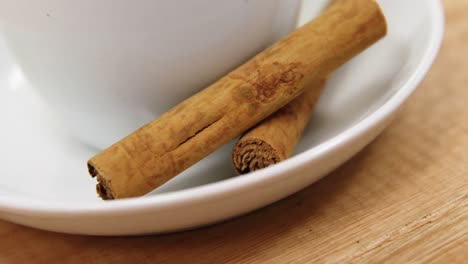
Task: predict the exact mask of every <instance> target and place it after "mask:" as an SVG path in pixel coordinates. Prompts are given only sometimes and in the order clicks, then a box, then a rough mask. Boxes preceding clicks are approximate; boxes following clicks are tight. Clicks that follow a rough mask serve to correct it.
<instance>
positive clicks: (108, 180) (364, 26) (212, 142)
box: [88, 0, 386, 199]
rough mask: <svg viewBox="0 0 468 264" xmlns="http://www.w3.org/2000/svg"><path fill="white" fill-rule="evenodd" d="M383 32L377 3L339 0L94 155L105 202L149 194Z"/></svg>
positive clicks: (93, 167) (93, 165)
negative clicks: (255, 54)
mask: <svg viewBox="0 0 468 264" xmlns="http://www.w3.org/2000/svg"><path fill="white" fill-rule="evenodd" d="M385 34H386V22H385V18H384V16H383V14H382V12H381V10H380V8H379V6H378V4H377V3H376V2H375V1H374V0H347V1H340V2H339V3H337V4H334V5H333V6H332V7H331V8H329V9H328V10H327V11H326V12H325V13H324V14H323V15H321V16H320V17H318V18H316V19H315V20H313V21H311V22H309V23H308V24H306V25H305V26H303V27H302V28H300V29H298V30H296V31H295V32H293V33H291V34H290V35H288V36H287V37H286V38H284V39H283V40H281V41H279V42H278V43H276V44H274V45H273V46H272V47H270V48H268V49H267V50H265V51H263V52H262V53H260V54H259V55H257V56H256V57H254V58H253V59H252V60H250V61H248V62H247V63H245V64H244V65H242V66H240V67H239V68H237V69H236V70H234V71H233V72H231V73H229V74H228V75H227V76H225V77H224V78H222V79H220V80H219V81H217V82H215V83H214V84H212V85H211V86H209V87H207V88H206V89H204V90H202V91H201V92H199V93H197V94H195V95H194V96H192V97H190V98H189V99H187V100H185V101H184V102H182V103H181V104H179V105H177V106H175V107H174V108H173V109H171V110H170V111H168V112H167V113H165V114H163V115H162V116H161V117H159V118H158V119H156V120H155V121H152V122H150V123H149V124H147V125H145V126H143V127H142V128H140V129H138V130H136V131H135V132H133V133H132V134H130V135H129V136H127V137H125V138H124V139H122V140H121V141H119V142H117V143H115V144H114V145H112V146H110V147H109V148H107V149H105V150H104V151H102V152H101V153H98V154H97V155H96V156H94V157H92V158H91V159H90V160H89V162H88V169H89V172H90V174H91V175H92V176H93V177H97V181H98V184H97V187H96V188H97V191H98V193H99V195H100V196H101V197H102V198H103V199H116V198H124V197H135V196H140V195H144V194H146V193H148V192H150V191H152V190H153V189H155V188H156V187H158V186H160V185H162V184H164V183H165V182H167V181H168V180H170V179H171V178H173V177H174V176H176V175H177V174H179V173H180V172H182V171H183V170H185V169H186V168H188V167H189V166H191V165H193V164H194V163H196V162H198V161H199V160H201V159H202V158H204V157H206V156H207V155H209V154H210V153H212V152H213V151H215V150H216V149H218V148H220V147H221V146H223V145H224V144H226V143H228V142H229V141H231V140H232V139H234V138H235V137H237V136H238V135H240V134H241V133H243V132H245V131H246V130H247V129H249V128H250V127H252V126H254V125H255V124H257V123H258V122H260V121H261V120H263V119H265V118H266V117H267V116H269V115H271V114H272V113H274V112H276V111H277V110H279V109H280V108H281V107H283V106H285V105H286V104H288V103H289V102H290V101H292V100H293V99H295V98H296V97H297V96H298V95H300V94H301V93H303V92H304V91H305V90H306V88H307V87H308V85H310V84H311V83H312V82H314V81H316V80H318V79H322V78H325V77H326V76H327V75H328V74H330V73H331V72H333V71H334V70H336V69H337V68H338V67H339V66H341V65H342V64H344V63H345V62H346V61H348V60H349V59H351V58H353V57H354V56H355V55H357V54H358V53H360V52H361V51H363V50H365V49H366V48H367V47H369V46H370V45H372V44H373V43H375V42H376V41H377V40H379V39H380V38H382V37H383V36H384V35H385Z"/></svg>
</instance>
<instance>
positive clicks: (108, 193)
mask: <svg viewBox="0 0 468 264" xmlns="http://www.w3.org/2000/svg"><path fill="white" fill-rule="evenodd" d="M88 172H89V174H90V175H91V177H93V178H94V177H96V179H97V184H96V192H97V194H98V195H99V197H101V198H102V199H103V200H113V199H115V196H114V194H113V192H112V189H111V187H110V182H109V181H107V180H106V179H105V178H104V177H103V176H102V175H101V174H100V172H99V170H98V169H97V168H96V166H94V165H93V163H92V162H91V161H88Z"/></svg>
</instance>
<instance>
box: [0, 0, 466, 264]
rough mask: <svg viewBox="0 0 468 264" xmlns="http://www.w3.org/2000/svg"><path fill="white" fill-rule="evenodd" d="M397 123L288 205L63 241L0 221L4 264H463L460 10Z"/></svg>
mask: <svg viewBox="0 0 468 264" xmlns="http://www.w3.org/2000/svg"><path fill="white" fill-rule="evenodd" d="M443 2H444V5H445V8H446V16H447V29H446V35H445V40H444V44H443V47H442V50H441V54H440V56H439V57H438V59H437V61H436V63H435V65H434V67H433V68H432V70H431V71H430V73H429V75H428V76H427V78H426V79H425V80H424V82H423V83H422V85H421V86H420V88H419V89H418V91H417V92H416V93H415V94H414V95H413V96H412V98H411V99H410V100H409V102H408V103H407V104H406V105H405V107H404V109H403V110H402V111H401V112H400V114H399V115H398V117H397V118H396V119H395V120H394V122H393V124H392V125H391V126H390V127H389V128H388V129H387V130H386V131H385V132H384V133H383V134H382V135H381V136H380V137H379V138H378V139H377V140H376V141H375V142H374V143H373V144H371V145H370V146H369V147H367V148H366V149H365V150H363V151H362V152H361V153H360V154H359V155H357V156H356V157H355V158H354V159H353V160H351V161H350V162H348V163H347V164H345V165H344V166H342V167H341V168H340V169H338V170H337V171H335V172H334V173H332V174H330V175H329V176H328V177H326V178H324V179H323V180H322V181H320V182H318V183H317V184H314V185H313V186H311V187H309V188H307V189H305V190H304V191H302V192H300V193H298V194H296V195H293V196H291V197H290V198H288V199H286V200H283V201H281V202H278V203H276V204H274V205H271V206H269V207H267V208H264V209H262V210H259V211H256V212H254V213H252V214H249V215H247V216H244V217H241V218H238V219H235V220H232V221H228V222H226V223H223V224H219V225H216V226H212V227H208V228H204V229H200V230H196V231H190V232H184V233H178V234H172V235H164V236H148V237H132V238H97V237H82V236H68V235H61V234H55V233H49V232H44V231H39V230H34V229H30V228H26V227H22V226H18V225H14V224H10V223H7V222H0V263H57V262H60V263H104V262H106V263H107V262H111V263H304V262H306V261H310V262H316V263H347V262H349V263H463V261H465V263H466V260H467V259H468V167H467V164H468V122H467V118H466V114H465V112H467V111H468V103H467V102H468V88H467V86H466V85H467V84H468V47H467V45H466V43H467V42H468V16H466V14H467V13H468V1H465V0H445V1H443Z"/></svg>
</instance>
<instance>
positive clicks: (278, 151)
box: [232, 79, 325, 174]
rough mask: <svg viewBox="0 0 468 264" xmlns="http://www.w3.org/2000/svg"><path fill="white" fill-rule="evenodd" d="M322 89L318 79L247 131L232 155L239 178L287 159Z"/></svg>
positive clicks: (323, 82)
mask: <svg viewBox="0 0 468 264" xmlns="http://www.w3.org/2000/svg"><path fill="white" fill-rule="evenodd" d="M324 86H325V79H319V80H317V81H315V82H313V83H312V84H310V85H309V86H308V87H307V91H306V92H304V93H303V94H302V95H300V96H298V97H297V98H296V99H294V100H293V101H292V102H290V103H289V104H287V105H286V106H284V107H283V108H281V109H280V110H278V111H277V112H275V113H274V114H272V115H270V116H269V117H267V118H266V119H265V120H263V121H262V122H260V123H259V124H257V125H256V126H255V127H253V128H251V129H250V130H249V131H247V132H246V133H245V134H244V135H243V136H242V137H241V138H240V139H239V140H238V141H237V143H236V145H235V146H234V149H233V151H232V163H233V165H234V169H235V170H236V171H237V173H239V174H245V173H249V172H252V171H256V170H259V169H263V168H266V167H268V166H270V165H273V164H276V163H278V162H280V161H283V160H285V159H287V158H288V157H289V156H290V155H291V154H292V153H293V151H294V149H295V147H296V145H297V143H298V142H299V140H300V138H301V136H302V133H303V131H304V129H305V127H306V126H307V123H308V121H309V119H310V117H311V115H312V112H313V110H314V108H315V105H316V103H317V101H318V99H319V97H320V94H321V93H322V90H323V88H324Z"/></svg>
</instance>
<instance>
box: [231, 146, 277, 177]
mask: <svg viewBox="0 0 468 264" xmlns="http://www.w3.org/2000/svg"><path fill="white" fill-rule="evenodd" d="M281 160H282V158H281V157H280V155H279V154H278V152H277V151H276V150H275V149H274V148H273V147H272V146H271V145H270V144H268V143H267V142H265V141H264V140H262V139H246V140H240V141H239V142H237V144H236V145H235V146H234V150H233V152H232V161H233V165H234V169H235V170H236V171H237V173H239V174H246V173H249V172H253V171H256V170H260V169H263V168H266V167H268V166H271V165H273V164H276V163H278V162H280V161H281Z"/></svg>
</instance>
